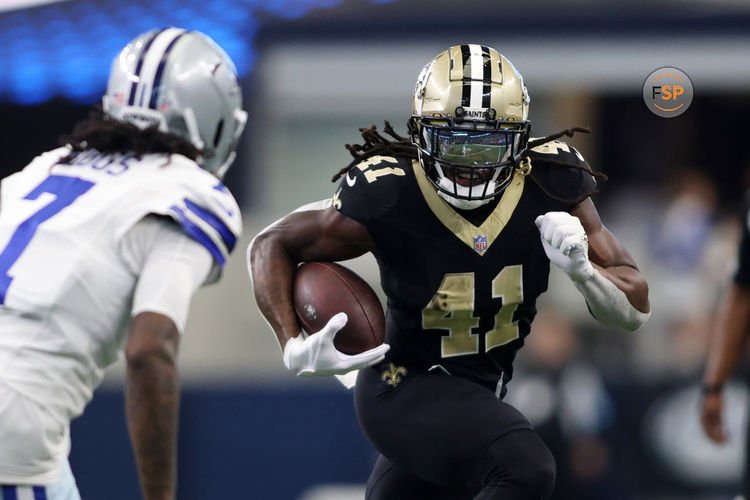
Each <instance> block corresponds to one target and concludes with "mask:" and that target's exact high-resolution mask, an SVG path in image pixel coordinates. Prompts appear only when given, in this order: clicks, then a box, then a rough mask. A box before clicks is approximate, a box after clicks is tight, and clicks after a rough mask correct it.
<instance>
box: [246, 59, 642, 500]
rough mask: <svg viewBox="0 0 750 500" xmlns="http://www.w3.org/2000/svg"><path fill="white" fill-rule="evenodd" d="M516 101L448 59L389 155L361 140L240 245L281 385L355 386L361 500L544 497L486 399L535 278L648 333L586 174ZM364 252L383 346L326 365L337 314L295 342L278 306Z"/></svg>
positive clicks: (526, 431)
mask: <svg viewBox="0 0 750 500" xmlns="http://www.w3.org/2000/svg"><path fill="white" fill-rule="evenodd" d="M528 102H529V97H528V93H527V90H526V87H525V86H524V84H523V80H522V78H521V75H520V74H519V73H518V72H517V71H516V69H515V68H514V67H513V65H512V64H511V63H510V61H508V60H507V59H506V58H505V57H503V56H502V55H500V54H499V53H498V52H497V51H495V50H494V49H491V48H488V47H484V46H480V45H459V46H454V47H451V48H450V49H448V50H447V51H444V52H442V53H441V54H439V55H438V56H437V57H435V58H434V59H433V60H432V61H430V62H429V63H428V64H427V66H425V68H424V69H423V71H422V72H421V74H420V75H419V79H418V82H417V86H416V89H415V94H414V103H413V108H412V118H411V119H410V120H409V130H410V135H411V137H410V139H403V138H401V137H399V136H397V135H396V134H395V132H394V131H393V130H392V129H390V126H387V129H386V132H387V133H388V134H389V135H391V136H392V137H393V138H394V140H393V141H391V140H389V139H386V138H385V137H384V136H383V135H380V134H379V133H378V132H376V131H375V130H374V128H373V129H367V130H363V137H364V138H365V144H364V145H362V146H348V148H349V150H350V151H351V152H352V154H353V155H354V156H355V161H354V162H352V164H351V165H350V167H351V168H349V167H347V168H345V169H344V170H342V171H341V172H339V175H338V176H342V177H343V179H342V181H341V184H340V186H339V188H338V189H337V190H336V192H335V194H334V196H333V199H332V200H329V201H328V202H319V203H317V204H312V205H308V206H306V207H302V208H301V209H299V210H297V211H295V212H294V213H292V214H290V215H288V216H287V217H285V218H283V219H282V220H281V221H279V222H277V223H275V224H273V225H271V226H270V227H268V228H267V229H266V230H264V231H263V232H262V233H261V234H260V235H258V236H257V237H256V239H255V240H254V242H253V244H251V247H250V251H249V266H250V272H251V275H252V278H253V282H254V287H255V297H256V300H257V302H258V305H259V307H260V309H261V311H262V313H263V314H264V316H265V317H266V318H267V319H268V321H269V323H270V325H271V326H272V328H273V329H274V331H275V332H276V335H277V337H278V339H279V342H280V344H281V347H282V350H283V358H284V363H285V365H286V366H287V368H289V369H291V370H293V371H295V372H296V373H301V372H304V373H305V374H331V373H346V372H348V371H351V370H355V369H359V374H358V377H357V382H356V389H355V406H356V410H357V416H358V419H359V422H360V425H361V426H362V428H363V430H364V432H365V434H366V435H367V437H368V438H369V439H370V441H371V442H372V443H373V444H374V445H375V447H376V448H377V449H378V451H379V452H380V453H381V455H380V457H379V458H378V461H377V463H376V465H375V468H374V470H373V472H372V474H371V476H370V478H369V481H368V485H367V498H368V499H395V498H399V499H401V498H404V499H422V498H425V499H427V498H429V499H438V498H481V499H490V498H501V499H503V500H510V499H540V498H546V497H548V496H549V494H550V493H551V491H552V488H553V485H554V476H555V463H554V459H553V457H552V455H551V454H550V452H549V450H548V449H547V447H546V446H545V445H544V443H542V441H541V440H540V439H539V437H538V436H537V434H536V433H535V432H534V430H533V428H532V426H531V424H530V423H529V422H528V420H527V419H526V418H525V417H524V416H523V415H522V414H521V413H520V412H519V411H518V410H516V409H515V408H513V407H512V406H510V405H509V404H507V403H505V402H503V401H502V397H503V395H504V394H505V391H506V385H507V383H508V381H509V380H510V379H511V377H512V375H513V366H512V365H513V359H514V357H515V354H516V352H517V351H518V349H519V348H521V346H522V345H523V343H524V338H525V337H526V335H527V334H528V333H529V329H530V325H531V321H532V320H533V318H534V315H535V313H536V307H535V303H536V299H537V297H538V296H539V295H540V294H541V293H542V292H544V291H545V290H546V289H547V279H548V274H549V263H550V261H552V262H553V263H554V264H556V265H557V266H559V267H561V268H562V269H563V270H564V271H565V272H566V273H567V274H568V275H569V276H570V278H571V280H573V283H574V284H575V286H576V288H577V289H578V290H579V291H580V292H581V293H582V294H583V296H584V297H585V299H586V302H587V304H588V307H589V310H590V311H591V313H592V314H593V315H594V316H595V317H596V318H597V319H599V320H600V321H602V322H603V323H607V324H616V325H620V326H622V327H624V328H626V329H628V330H635V329H637V328H638V327H639V326H641V325H642V324H643V323H644V322H645V321H646V319H647V318H648V315H649V302H648V287H647V285H646V282H645V280H644V279H643V277H642V276H641V274H640V273H639V272H638V269H637V268H636V265H635V263H634V262H633V259H632V258H631V257H630V255H629V254H628V253H627V251H626V250H625V249H624V248H623V247H622V246H621V245H620V243H618V241H617V240H616V239H615V238H614V236H612V234H610V233H609V231H607V229H606V228H604V226H603V225H602V223H601V221H600V220H599V216H598V214H597V212H596V209H595V208H594V205H593V203H592V201H591V199H590V198H589V195H590V194H591V193H593V192H594V191H595V184H596V183H595V177H596V176H597V174H595V173H593V172H592V171H591V169H590V168H589V167H588V165H587V163H586V162H585V161H584V159H583V157H582V156H581V155H580V154H579V153H578V152H577V151H576V150H575V149H573V148H572V147H570V146H568V145H567V144H565V143H563V142H559V141H554V140H552V139H554V138H555V137H553V136H550V137H546V138H544V139H538V140H533V139H530V138H529V134H530V122H529V121H528V119H527V114H528ZM561 135H562V134H559V135H557V136H561ZM338 176H337V177H338ZM334 180H335V178H334ZM366 252H372V253H373V255H374V256H375V258H376V259H377V262H378V265H379V267H380V275H381V283H382V286H383V289H384V291H385V293H386V295H387V297H388V310H387V314H386V343H387V344H384V345H382V346H379V347H376V348H375V349H373V350H371V351H366V352H365V353H362V354H359V355H356V356H345V355H343V354H341V353H339V352H338V351H336V350H335V348H334V347H333V343H332V339H333V334H334V333H335V332H336V331H337V330H338V329H340V328H341V327H342V326H343V325H344V324H345V323H346V316H345V315H343V314H341V315H336V316H334V317H333V318H332V319H331V321H330V322H329V323H328V325H327V326H326V327H325V328H324V329H323V331H322V332H321V333H322V334H321V335H312V336H310V337H308V338H306V339H303V337H302V336H301V335H300V326H299V323H298V321H297V319H296V317H295V314H294V309H293V303H292V296H291V289H292V281H293V275H294V270H295V267H296V266H297V264H298V263H300V262H303V261H315V260H324V261H325V260H327V261H337V260H345V259H350V258H353V257H357V256H359V255H362V254H364V253H366ZM389 346H390V349H389Z"/></svg>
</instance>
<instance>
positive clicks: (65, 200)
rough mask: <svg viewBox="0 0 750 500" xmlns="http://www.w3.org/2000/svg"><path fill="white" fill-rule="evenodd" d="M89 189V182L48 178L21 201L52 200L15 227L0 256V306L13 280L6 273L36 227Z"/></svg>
mask: <svg viewBox="0 0 750 500" xmlns="http://www.w3.org/2000/svg"><path fill="white" fill-rule="evenodd" d="M93 185H94V183H93V182H89V181H85V180H83V179H79V178H78V177H68V176H65V175H50V176H49V177H47V178H46V179H44V181H42V183H41V184H39V185H38V186H37V187H35V188H34V189H32V190H31V192H30V193H29V194H27V195H26V196H24V197H23V199H24V200H36V199H38V198H39V196H40V195H41V194H42V193H50V194H54V195H55V196H56V198H55V199H54V200H53V201H51V202H50V203H48V204H47V205H44V206H43V207H42V208H40V209H39V210H37V211H36V212H35V213H34V214H32V215H31V217H29V218H28V219H26V220H25V221H23V222H22V223H21V224H19V225H18V227H17V228H16V230H15V232H14V233H13V235H12V236H11V237H10V240H9V241H8V244H7V245H6V246H5V249H4V250H3V253H1V254H0V304H5V295H6V293H7V292H8V287H9V286H10V283H11V281H13V277H12V276H10V275H9V274H8V271H9V270H10V268H11V266H13V264H15V262H16V261H17V260H18V258H19V257H20V256H21V254H22V253H23V251H24V250H25V249H26V247H27V246H28V245H29V243H31V240H32V238H33V237H34V234H35V233H36V230H37V228H38V227H39V224H41V223H42V222H44V221H46V220H47V219H49V218H51V217H52V216H54V215H55V214H57V213H58V212H60V210H62V209H63V208H65V207H67V206H68V205H70V204H71V203H73V202H74V201H75V200H76V198H78V197H79V196H81V195H82V194H83V193H85V192H86V191H88V190H89V189H90V188H91V186H93Z"/></svg>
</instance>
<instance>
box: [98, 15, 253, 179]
mask: <svg viewBox="0 0 750 500" xmlns="http://www.w3.org/2000/svg"><path fill="white" fill-rule="evenodd" d="M103 107H104V112H105V113H107V114H108V115H109V116H110V117H112V118H115V119H117V120H123V121H127V122H130V123H133V124H134V125H136V126H138V127H140V128H146V127H150V126H153V125H157V126H158V127H159V130H161V131H163V132H168V133H172V134H175V135H178V136H180V137H183V138H185V139H187V140H188V141H190V142H191V143H192V144H193V145H194V146H195V147H196V148H198V150H200V151H201V156H200V157H199V158H198V163H199V164H200V165H201V166H202V167H203V168H204V169H206V170H208V171H209V172H211V173H212V174H214V175H215V176H216V177H218V178H219V179H221V178H222V177H223V176H224V174H225V173H226V171H227V169H228V168H229V166H230V165H231V164H232V161H234V157H235V155H236V153H235V151H234V150H235V148H236V147H237V142H238V140H239V138H240V135H242V130H243V129H244V128H245V123H246V122H247V113H246V112H245V111H244V110H243V109H242V92H241V90H240V85H239V81H238V79H237V71H236V69H235V67H234V64H233V63H232V61H231V59H230V58H229V56H228V55H227V54H226V52H224V50H222V49H221V47H219V46H218V45H217V44H216V43H215V42H214V41H213V40H211V39H210V38H209V37H208V36H206V35H204V34H203V33H200V32H197V31H186V30H183V29H180V28H166V29H162V30H152V31H149V32H147V33H143V34H142V35H140V36H138V37H137V38H135V39H134V40H133V41H131V42H130V43H129V44H128V45H126V46H125V48H123V49H122V50H121V51H120V53H119V54H118V55H117V56H116V57H115V59H114V60H113V61H112V68H111V71H110V75H109V83H108V85H107V93H106V94H105V95H104V98H103Z"/></svg>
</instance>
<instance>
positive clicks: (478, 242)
mask: <svg viewBox="0 0 750 500" xmlns="http://www.w3.org/2000/svg"><path fill="white" fill-rule="evenodd" d="M474 250H476V251H477V252H480V253H481V252H484V251H485V250H487V237H486V236H483V235H481V234H480V235H479V236H477V237H475V238H474Z"/></svg>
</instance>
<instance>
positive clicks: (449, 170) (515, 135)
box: [418, 124, 522, 209]
mask: <svg viewBox="0 0 750 500" xmlns="http://www.w3.org/2000/svg"><path fill="white" fill-rule="evenodd" d="M521 139H522V132H521V131H520V130H519V129H518V126H517V125H515V124H514V125H512V126H510V127H507V128H500V129H497V130H462V129H455V128H451V127H448V126H431V125H423V126H422V127H421V134H420V139H419V144H418V148H419V153H420V160H421V161H422V163H423V164H424V165H425V166H426V167H427V169H426V170H428V171H429V172H430V173H431V175H430V180H431V181H432V182H433V185H435V187H436V188H437V189H438V192H439V194H440V195H441V196H443V198H445V199H446V200H447V201H449V202H450V203H451V204H453V205H454V206H457V207H458V208H469V209H470V208H476V206H480V205H482V204H484V203H487V202H488V201H489V200H490V199H492V198H493V197H495V196H496V195H497V194H498V193H501V192H502V191H503V189H505V187H506V186H507V185H508V184H509V183H510V181H511V179H512V177H513V169H514V164H513V161H512V158H513V156H514V155H515V154H516V153H518V147H519V145H520V143H521ZM467 202H468V203H467ZM472 202H473V203H472Z"/></svg>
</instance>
